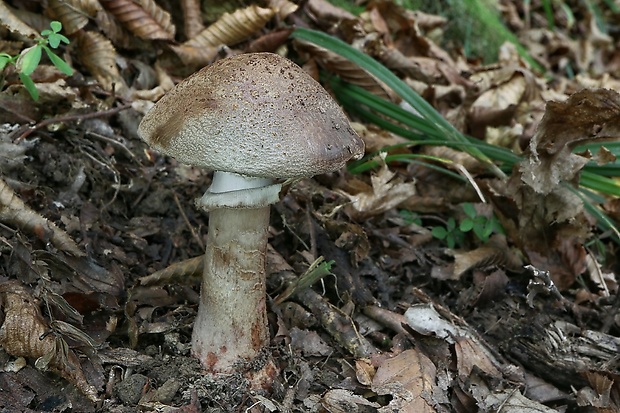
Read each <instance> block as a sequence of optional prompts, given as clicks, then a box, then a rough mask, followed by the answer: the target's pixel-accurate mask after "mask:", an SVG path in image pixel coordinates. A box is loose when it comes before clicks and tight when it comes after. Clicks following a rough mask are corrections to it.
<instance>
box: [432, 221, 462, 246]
mask: <svg viewBox="0 0 620 413" xmlns="http://www.w3.org/2000/svg"><path fill="white" fill-rule="evenodd" d="M431 234H433V237H435V238H437V239H439V240H442V241H444V242H445V243H446V245H447V246H448V248H450V249H453V248H454V247H456V246H457V245H463V242H464V241H465V233H464V232H463V231H461V230H460V228H459V227H458V225H456V220H455V219H454V218H452V217H450V218H448V221H446V226H445V227H442V226H436V227H433V229H432V230H431Z"/></svg>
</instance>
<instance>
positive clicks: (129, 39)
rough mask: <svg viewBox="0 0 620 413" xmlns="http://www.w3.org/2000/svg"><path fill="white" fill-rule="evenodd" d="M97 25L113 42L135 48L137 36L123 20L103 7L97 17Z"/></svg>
mask: <svg viewBox="0 0 620 413" xmlns="http://www.w3.org/2000/svg"><path fill="white" fill-rule="evenodd" d="M95 20H96V21H97V27H99V29H101V31H102V32H103V33H104V34H105V35H106V37H107V38H108V39H110V41H111V42H112V44H114V45H116V46H119V47H123V48H126V49H131V48H135V44H136V43H138V42H137V40H138V39H137V38H136V37H135V36H133V35H132V34H131V33H130V32H129V31H128V30H127V29H126V28H125V26H123V24H122V23H121V22H119V21H118V20H116V18H115V17H114V15H113V14H112V13H110V12H109V11H107V10H105V9H102V10H101V12H99V13H97V16H96V18H95Z"/></svg>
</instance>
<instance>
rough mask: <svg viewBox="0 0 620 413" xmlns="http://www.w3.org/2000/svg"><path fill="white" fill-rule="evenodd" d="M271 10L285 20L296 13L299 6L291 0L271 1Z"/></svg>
mask: <svg viewBox="0 0 620 413" xmlns="http://www.w3.org/2000/svg"><path fill="white" fill-rule="evenodd" d="M269 8H270V9H272V10H274V11H275V12H276V14H277V15H278V17H279V18H280V19H282V20H284V19H285V18H286V17H288V15H289V14H293V13H295V12H296V11H297V9H298V8H299V6H298V5H296V4H295V3H293V2H292V1H289V0H269Z"/></svg>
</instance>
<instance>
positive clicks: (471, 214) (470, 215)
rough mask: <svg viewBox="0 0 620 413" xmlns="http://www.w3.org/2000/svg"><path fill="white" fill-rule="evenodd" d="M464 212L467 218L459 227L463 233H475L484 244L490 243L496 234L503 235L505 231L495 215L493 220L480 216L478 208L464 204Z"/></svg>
mask: <svg viewBox="0 0 620 413" xmlns="http://www.w3.org/2000/svg"><path fill="white" fill-rule="evenodd" d="M463 211H464V212H465V215H467V218H465V219H463V220H462V221H461V224H460V225H459V229H460V230H461V231H463V232H469V231H472V230H473V231H474V234H476V236H477V237H478V239H479V240H480V241H482V242H483V243H487V242H488V241H489V237H490V236H491V234H493V233H494V232H495V233H497V234H503V233H504V229H503V228H502V226H501V224H500V223H499V221H498V220H497V218H496V217H495V215H493V216H492V217H491V218H487V217H485V216H484V215H478V212H477V211H476V208H474V206H473V205H472V204H470V203H464V204H463Z"/></svg>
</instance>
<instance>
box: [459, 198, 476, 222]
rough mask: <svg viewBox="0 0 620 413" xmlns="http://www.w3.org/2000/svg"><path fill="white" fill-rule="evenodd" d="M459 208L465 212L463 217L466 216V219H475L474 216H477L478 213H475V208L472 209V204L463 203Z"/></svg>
mask: <svg viewBox="0 0 620 413" xmlns="http://www.w3.org/2000/svg"><path fill="white" fill-rule="evenodd" d="M461 206H462V208H463V212H465V215H467V216H468V217H470V218H472V219H473V218H475V217H476V215H478V212H477V211H476V207H474V205H473V204H471V203H469V202H465V203H464V204H463V205H461Z"/></svg>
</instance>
